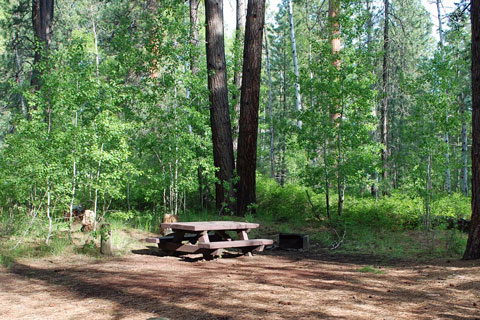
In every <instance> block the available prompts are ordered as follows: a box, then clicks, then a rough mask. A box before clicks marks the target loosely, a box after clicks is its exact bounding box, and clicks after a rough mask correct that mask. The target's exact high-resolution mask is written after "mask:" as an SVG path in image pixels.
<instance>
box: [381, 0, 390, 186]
mask: <svg viewBox="0 0 480 320" xmlns="http://www.w3.org/2000/svg"><path fill="white" fill-rule="evenodd" d="M384 4H385V22H384V28H383V66H382V79H383V83H382V104H381V108H380V118H381V119H380V136H381V141H380V142H381V144H382V180H383V181H382V186H383V190H382V192H383V194H384V195H387V194H388V189H389V188H388V95H389V92H388V80H389V79H388V52H389V34H388V24H389V23H388V18H389V13H388V10H389V0H384Z"/></svg>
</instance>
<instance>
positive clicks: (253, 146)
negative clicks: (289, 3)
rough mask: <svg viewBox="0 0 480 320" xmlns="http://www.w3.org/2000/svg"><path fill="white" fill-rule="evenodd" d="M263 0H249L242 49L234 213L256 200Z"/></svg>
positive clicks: (263, 18) (244, 210) (242, 214)
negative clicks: (235, 209) (237, 181)
mask: <svg viewBox="0 0 480 320" xmlns="http://www.w3.org/2000/svg"><path fill="white" fill-rule="evenodd" d="M264 21H265V0H250V1H248V9H247V22H246V27H245V47H244V51H243V71H242V74H243V79H242V92H241V97H240V121H239V123H240V130H239V137H238V154H237V173H238V176H239V178H240V180H239V183H238V191H237V214H238V215H240V216H244V215H245V214H246V213H247V211H251V212H254V211H255V210H254V209H253V208H250V209H249V206H250V205H252V204H255V202H256V181H255V174H256V168H257V136H258V106H259V100H260V80H261V70H262V40H263V25H264Z"/></svg>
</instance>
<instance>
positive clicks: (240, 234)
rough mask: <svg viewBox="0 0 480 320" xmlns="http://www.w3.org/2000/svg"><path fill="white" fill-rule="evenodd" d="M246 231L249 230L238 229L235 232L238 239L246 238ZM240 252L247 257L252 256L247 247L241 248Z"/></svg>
mask: <svg viewBox="0 0 480 320" xmlns="http://www.w3.org/2000/svg"><path fill="white" fill-rule="evenodd" d="M248 231H250V230H239V231H238V232H237V234H238V239H239V240H248V233H247V232H248ZM242 252H243V254H245V255H246V256H249V257H251V256H252V251H251V250H249V249H248V248H245V249H242Z"/></svg>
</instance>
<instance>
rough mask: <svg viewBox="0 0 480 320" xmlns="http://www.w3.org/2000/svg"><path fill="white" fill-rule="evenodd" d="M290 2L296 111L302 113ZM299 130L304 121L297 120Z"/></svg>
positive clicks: (290, 3)
mask: <svg viewBox="0 0 480 320" xmlns="http://www.w3.org/2000/svg"><path fill="white" fill-rule="evenodd" d="M287 2H288V21H289V23H290V38H291V43H292V56H293V71H294V73H295V109H296V110H297V111H298V112H300V111H301V110H302V98H301V96H300V72H299V70H298V57H297V42H296V40H295V23H294V21H293V2H292V0H287ZM297 125H298V127H299V128H301V127H302V121H301V120H297Z"/></svg>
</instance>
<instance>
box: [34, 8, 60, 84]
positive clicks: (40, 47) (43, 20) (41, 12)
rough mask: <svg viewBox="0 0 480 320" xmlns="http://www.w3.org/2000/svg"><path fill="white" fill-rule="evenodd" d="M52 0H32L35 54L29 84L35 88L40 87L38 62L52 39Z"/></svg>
mask: <svg viewBox="0 0 480 320" xmlns="http://www.w3.org/2000/svg"><path fill="white" fill-rule="evenodd" d="M53 9H54V0H32V25H33V34H34V39H35V42H36V43H35V56H34V58H33V72H32V78H31V82H30V84H31V85H32V87H33V88H34V89H35V90H38V89H39V88H40V75H41V71H40V70H39V69H38V64H39V63H40V61H41V60H42V58H43V56H44V54H46V53H47V52H48V47H49V46H50V42H51V39H52V31H53Z"/></svg>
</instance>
